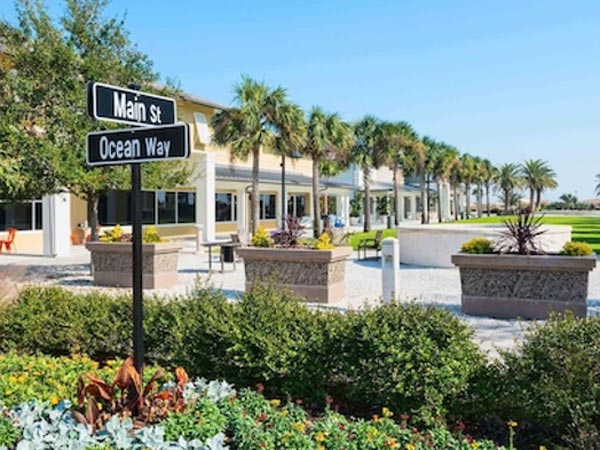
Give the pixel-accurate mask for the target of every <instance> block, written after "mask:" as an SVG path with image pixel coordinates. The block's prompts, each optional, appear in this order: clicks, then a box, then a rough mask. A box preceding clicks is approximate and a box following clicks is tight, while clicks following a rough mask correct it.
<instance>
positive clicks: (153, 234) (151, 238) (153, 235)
mask: <svg viewBox="0 0 600 450" xmlns="http://www.w3.org/2000/svg"><path fill="white" fill-rule="evenodd" d="M142 241H143V242H144V244H160V243H161V242H165V240H164V239H163V238H162V237H160V234H158V230H157V229H156V227H155V226H152V225H150V226H148V227H146V229H145V230H144V235H143V236H142Z"/></svg>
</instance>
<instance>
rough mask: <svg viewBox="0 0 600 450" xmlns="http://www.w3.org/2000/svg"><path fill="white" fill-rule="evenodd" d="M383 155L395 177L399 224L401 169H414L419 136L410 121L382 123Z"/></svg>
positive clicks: (404, 171)
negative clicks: (413, 153) (414, 155)
mask: <svg viewBox="0 0 600 450" xmlns="http://www.w3.org/2000/svg"><path fill="white" fill-rule="evenodd" d="M382 132H383V133H382V139H383V140H382V156H383V157H384V158H385V162H386V163H387V164H388V165H389V166H390V168H391V170H392V173H393V177H394V207H393V209H394V216H395V224H396V225H398V224H399V223H400V221H401V220H402V218H401V217H400V179H401V176H400V171H402V172H403V173H405V174H406V173H407V172H408V171H409V170H412V169H414V158H413V157H412V152H413V151H414V147H415V146H416V145H417V142H418V140H419V137H418V135H417V133H416V132H415V131H414V130H413V128H412V126H411V125H410V124H409V123H408V122H385V123H383V124H382Z"/></svg>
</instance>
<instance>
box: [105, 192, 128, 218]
mask: <svg viewBox="0 0 600 450" xmlns="http://www.w3.org/2000/svg"><path fill="white" fill-rule="evenodd" d="M130 205H131V201H130V194H129V192H126V191H111V192H109V193H107V194H105V195H103V196H102V197H100V201H99V202H98V220H99V221H100V225H109V226H110V225H117V224H118V225H131V206H130Z"/></svg>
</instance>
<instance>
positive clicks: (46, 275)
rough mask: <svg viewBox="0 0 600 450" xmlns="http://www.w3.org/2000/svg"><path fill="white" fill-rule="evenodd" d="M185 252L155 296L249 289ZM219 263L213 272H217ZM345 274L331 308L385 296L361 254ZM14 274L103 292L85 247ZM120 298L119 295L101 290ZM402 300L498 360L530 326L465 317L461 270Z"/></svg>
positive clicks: (599, 288)
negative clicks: (170, 283)
mask: <svg viewBox="0 0 600 450" xmlns="http://www.w3.org/2000/svg"><path fill="white" fill-rule="evenodd" d="M183 244H184V249H183V250H182V252H181V255H180V262H179V285H178V286H177V287H176V288H174V289H169V290H155V291H154V292H157V293H162V294H167V295H175V294H183V293H185V292H186V291H187V290H189V289H191V288H192V287H193V286H194V283H195V282H196V280H200V281H202V282H207V281H208V282H210V283H212V284H213V285H214V286H215V287H218V288H221V289H223V291H224V292H225V294H226V295H227V297H228V298H232V299H235V298H237V297H238V296H239V295H240V294H241V293H242V292H243V289H244V271H243V264H242V263H239V264H238V267H237V270H236V271H235V272H233V271H232V270H231V269H232V266H231V264H226V272H225V273H219V272H218V271H214V272H212V273H210V274H209V272H208V261H207V255H206V254H204V255H196V254H194V249H195V243H194V241H193V240H189V241H183ZM217 259H218V258H217V257H214V263H213V269H218V268H219V264H218V261H217ZM346 267H347V269H346V298H345V299H344V300H343V301H342V302H340V303H339V304H335V305H332V307H336V308H340V309H347V308H360V307H361V306H362V305H364V304H365V303H368V304H376V303H378V302H379V301H380V295H381V271H380V262H379V261H378V260H368V261H358V260H356V254H354V255H353V257H352V259H350V260H349V261H348V264H347V266H346ZM2 272H5V273H12V274H14V275H15V276H16V277H20V278H22V279H23V282H24V283H44V284H56V285H60V286H65V287H68V288H70V289H74V290H89V289H99V288H97V287H95V286H94V285H93V283H92V279H91V276H90V268H89V254H88V252H87V251H86V250H85V249H84V248H82V247H73V256H71V257H69V258H61V259H47V258H42V257H24V256H17V255H15V256H13V255H6V254H2V255H0V273H2ZM100 289H105V290H107V291H113V292H116V291H118V289H111V288H100ZM400 300H402V301H414V302H417V303H421V304H427V305H436V306H438V307H440V308H445V309H448V310H450V311H452V312H453V313H454V314H456V315H457V316H459V317H461V318H462V319H464V320H465V321H466V322H467V323H468V324H469V325H471V326H472V327H474V328H475V330H476V338H477V340H478V342H480V344H481V346H482V348H483V349H485V350H490V352H491V354H492V355H494V354H496V350H495V349H496V348H500V349H503V348H511V347H513V346H514V345H515V342H516V340H518V339H520V338H521V337H522V335H523V329H524V328H526V327H527V326H529V324H531V322H523V323H521V322H519V321H516V320H496V319H488V318H476V317H471V316H465V315H463V314H461V313H460V279H459V273H458V269H455V268H451V269H439V268H426V267H416V266H402V267H401V292H400ZM588 312H589V314H590V315H598V314H600V270H596V271H594V272H592V274H591V276H590V300H589V301H588Z"/></svg>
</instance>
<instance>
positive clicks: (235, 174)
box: [215, 164, 419, 192]
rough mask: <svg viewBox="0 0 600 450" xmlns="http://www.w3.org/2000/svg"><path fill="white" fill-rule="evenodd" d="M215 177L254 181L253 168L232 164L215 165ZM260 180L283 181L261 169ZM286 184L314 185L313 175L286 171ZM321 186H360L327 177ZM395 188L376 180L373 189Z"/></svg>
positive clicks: (405, 187)
mask: <svg viewBox="0 0 600 450" xmlns="http://www.w3.org/2000/svg"><path fill="white" fill-rule="evenodd" d="M215 177H216V178H217V179H218V180H228V181H243V182H247V183H250V182H252V169H251V168H250V167H238V166H232V165H219V164H217V165H216V166H215ZM259 180H260V182H261V183H266V184H280V183H281V172H280V171H275V170H264V169H263V170H261V171H260V173H259ZM285 184H286V185H287V186H293V185H295V186H312V177H309V176H307V175H304V174H301V173H298V172H286V174H285ZM320 184H321V186H325V187H331V188H339V189H348V190H358V189H359V188H358V186H355V185H353V184H347V183H340V182H337V181H332V180H328V179H327V178H321V180H320ZM393 188H394V186H393V184H392V183H378V182H374V183H373V187H372V188H371V190H372V191H377V190H379V191H389V190H392V189H393ZM402 190H403V191H405V192H406V191H410V192H414V191H418V190H419V187H418V186H413V185H411V184H405V185H403V186H402Z"/></svg>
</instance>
